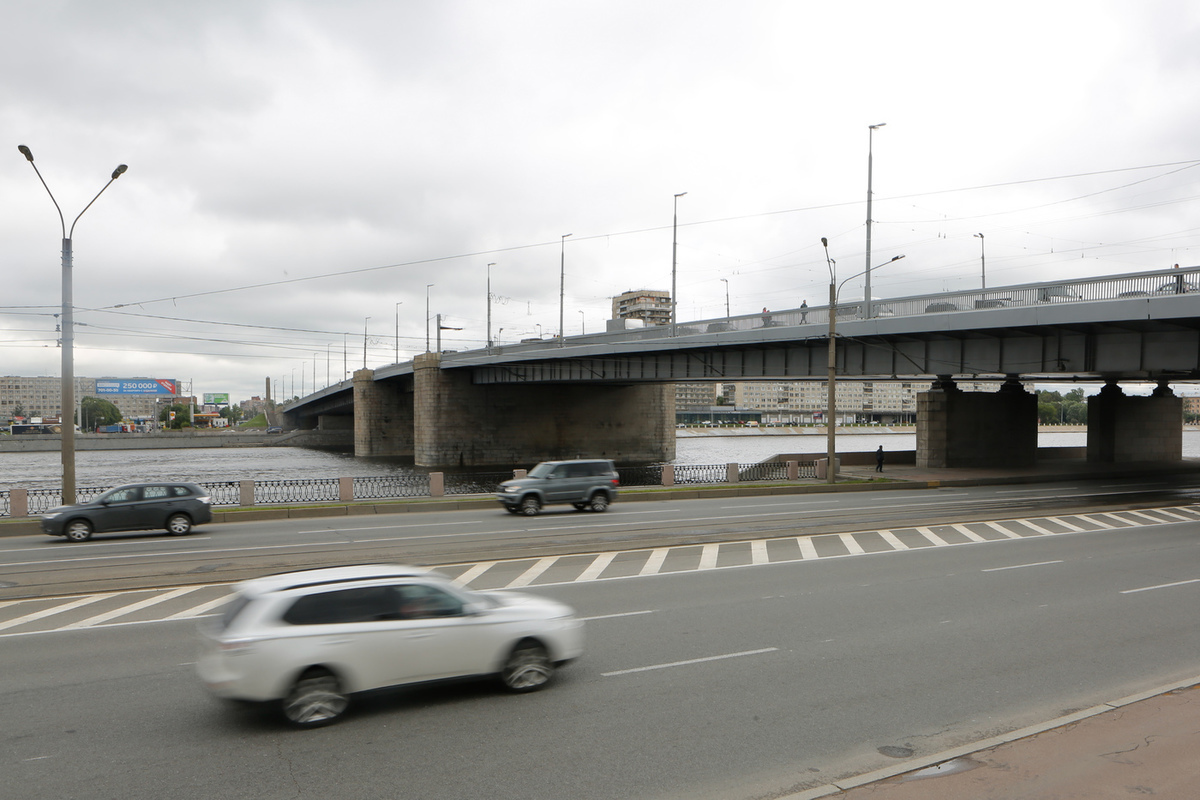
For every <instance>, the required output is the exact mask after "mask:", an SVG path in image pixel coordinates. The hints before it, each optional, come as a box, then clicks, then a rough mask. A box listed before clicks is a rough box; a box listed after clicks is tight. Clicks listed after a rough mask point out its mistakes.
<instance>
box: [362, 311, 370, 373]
mask: <svg viewBox="0 0 1200 800" xmlns="http://www.w3.org/2000/svg"><path fill="white" fill-rule="evenodd" d="M369 319H371V318H370V317H365V318H364V319H363V369H366V368H367V320H369Z"/></svg>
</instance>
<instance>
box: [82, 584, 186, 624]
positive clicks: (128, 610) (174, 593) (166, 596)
mask: <svg viewBox="0 0 1200 800" xmlns="http://www.w3.org/2000/svg"><path fill="white" fill-rule="evenodd" d="M200 588H202V587H200V586H184V587H181V588H179V589H172V590H171V591H169V592H163V593H162V594H158V595H155V596H154V597H147V598H145V599H144V600H139V601H138V602H136V603H130V604H129V605H127V606H122V607H121V608H114V609H112V610H111V611H105V612H104V613H103V614H97V615H96V616H94V617H88V618H87V619H81V620H79V621H78V622H72V623H71V624H70V625H63V626H62V627H61V628H59V630H64V631H69V630H73V629H75V628H90V627H92V626H93V625H99V624H100V623H101V622H108V621H109V620H110V619H115V618H116V617H123V616H125V615H126V614H132V613H133V612H135V611H140V610H142V609H143V608H147V607H149V606H153V605H157V604H159V603H162V602H165V601H167V600H170V599H171V598H173V597H179V596H180V595H184V594H188V593H189V592H194V591H197V590H198V589H200Z"/></svg>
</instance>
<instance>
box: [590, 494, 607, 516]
mask: <svg viewBox="0 0 1200 800" xmlns="http://www.w3.org/2000/svg"><path fill="white" fill-rule="evenodd" d="M588 508H590V509H591V510H592V511H595V512H597V513H599V512H601V511H607V510H608V496H607V495H605V494H604V493H603V492H596V493H595V494H594V495H592V499H591V500H589V501H588Z"/></svg>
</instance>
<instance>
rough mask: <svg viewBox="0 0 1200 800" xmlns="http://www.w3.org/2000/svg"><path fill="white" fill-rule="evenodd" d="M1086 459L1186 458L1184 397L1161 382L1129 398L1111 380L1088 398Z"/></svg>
mask: <svg viewBox="0 0 1200 800" xmlns="http://www.w3.org/2000/svg"><path fill="white" fill-rule="evenodd" d="M1087 458H1088V461H1093V462H1097V463H1119V462H1130V461H1180V460H1182V459H1183V398H1181V397H1176V396H1175V394H1174V392H1172V391H1171V388H1170V387H1169V386H1168V385H1167V383H1166V381H1160V382H1159V386H1158V388H1157V389H1155V390H1154V393H1153V394H1152V395H1151V396H1150V397H1130V396H1129V395H1126V394H1125V393H1124V392H1122V391H1121V387H1120V386H1118V385H1117V383H1116V382H1115V381H1110V382H1109V383H1108V384H1107V385H1105V387H1104V388H1103V389H1101V390H1100V393H1099V394H1097V395H1093V396H1092V397H1089V398H1088V426H1087Z"/></svg>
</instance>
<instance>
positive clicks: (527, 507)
mask: <svg viewBox="0 0 1200 800" xmlns="http://www.w3.org/2000/svg"><path fill="white" fill-rule="evenodd" d="M541 510H542V504H541V502H539V501H538V499H537V498H536V497H534V496H533V495H530V496H529V497H523V498H521V513H522V514H524V515H525V516H527V517H536V516H537V515H538V512H540V511H541Z"/></svg>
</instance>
